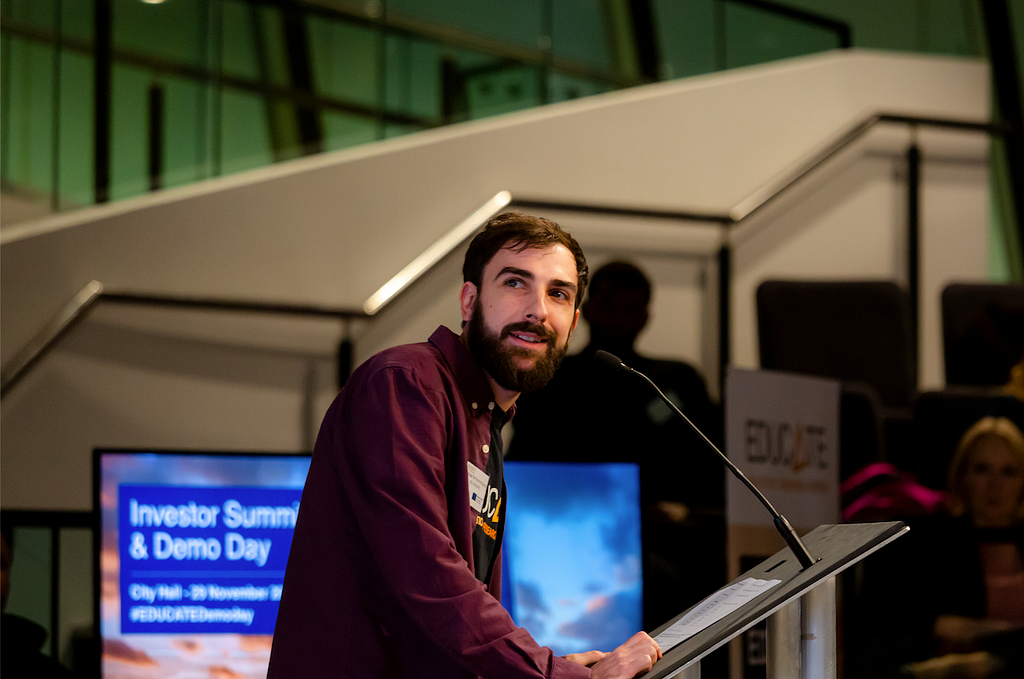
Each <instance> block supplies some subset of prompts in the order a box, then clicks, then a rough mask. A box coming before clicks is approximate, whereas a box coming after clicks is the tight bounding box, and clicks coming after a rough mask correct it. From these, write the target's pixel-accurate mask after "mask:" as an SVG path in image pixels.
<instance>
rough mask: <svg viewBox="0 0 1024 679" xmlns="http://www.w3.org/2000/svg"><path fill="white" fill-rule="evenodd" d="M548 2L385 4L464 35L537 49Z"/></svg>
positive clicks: (421, 0) (398, 0) (413, 0)
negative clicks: (448, 27)
mask: <svg viewBox="0 0 1024 679" xmlns="http://www.w3.org/2000/svg"><path fill="white" fill-rule="evenodd" d="M549 1H550V0H518V1H517V2H503V1H502V0H446V1H445V2H437V0H387V2H386V3H385V4H386V6H387V10H388V12H398V13H402V14H405V15H408V16H411V17H415V18H418V19H423V20H426V21H429V22H432V23H436V24H441V25H442V26H451V27H452V28H455V29H458V30H460V31H465V32H467V33H473V34H476V35H481V36H484V37H488V38H491V39H494V40H500V41H503V42H509V43H512V44H514V45H519V46H522V47H530V48H533V49H537V47H538V44H539V39H540V37H541V36H542V35H544V34H545V33H546V31H545V29H544V27H545V26H546V25H547V21H548V19H547V14H548V12H549V7H548V3H549Z"/></svg>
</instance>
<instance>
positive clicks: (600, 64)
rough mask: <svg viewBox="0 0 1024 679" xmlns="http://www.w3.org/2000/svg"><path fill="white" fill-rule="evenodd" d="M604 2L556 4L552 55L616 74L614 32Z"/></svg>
mask: <svg viewBox="0 0 1024 679" xmlns="http://www.w3.org/2000/svg"><path fill="white" fill-rule="evenodd" d="M605 7H606V3H605V2H604V1H603V0H574V1H573V2H564V1H563V2H554V3H553V4H552V8H551V51H552V52H553V53H554V54H557V55H558V56H561V57H567V58H569V59H572V60H574V61H578V62H580V63H582V64H586V65H588V66H591V67H593V68H597V69H601V70H604V71H609V72H611V71H615V70H618V69H616V68H615V60H614V58H613V54H612V49H611V42H612V37H611V36H612V29H611V27H610V26H608V25H607V19H608V15H607V14H606V12H605V9H604V8H605Z"/></svg>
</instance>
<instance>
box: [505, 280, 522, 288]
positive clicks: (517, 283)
mask: <svg viewBox="0 0 1024 679" xmlns="http://www.w3.org/2000/svg"><path fill="white" fill-rule="evenodd" d="M505 285H507V286H508V287H510V288H518V287H522V285H523V282H522V281H521V280H519V279H518V278H509V279H507V280H506V281H505Z"/></svg>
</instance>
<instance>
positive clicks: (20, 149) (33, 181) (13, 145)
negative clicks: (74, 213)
mask: <svg viewBox="0 0 1024 679" xmlns="http://www.w3.org/2000/svg"><path fill="white" fill-rule="evenodd" d="M5 47H6V50H5V54H4V56H6V57H7V62H8V63H7V64H6V65H5V66H4V76H5V79H6V82H5V83H4V90H3V91H4V94H5V95H6V96H7V97H8V98H9V101H7V102H5V103H4V112H5V114H6V115H5V116H4V118H5V119H4V121H3V123H2V124H3V130H4V145H3V149H2V152H3V154H4V163H3V168H4V172H5V176H4V180H5V181H8V182H11V183H12V184H14V185H16V186H18V187H20V188H21V189H23V190H27V191H29V192H39V193H44V194H45V193H49V192H50V191H51V190H52V184H53V115H54V97H53V82H54V81H53V78H54V63H53V55H54V50H53V47H51V46H50V45H48V44H46V43H40V42H34V41H27V40H22V39H20V38H13V37H11V38H9V39H8V41H7V44H6V45H5Z"/></svg>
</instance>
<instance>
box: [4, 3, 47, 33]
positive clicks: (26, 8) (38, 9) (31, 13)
mask: <svg viewBox="0 0 1024 679" xmlns="http://www.w3.org/2000/svg"><path fill="white" fill-rule="evenodd" d="M56 2H57V0H4V2H3V4H2V8H3V12H2V17H3V20H4V21H10V22H12V23H14V24H16V25H17V26H18V27H21V28H27V29H34V30H36V31H39V32H41V33H45V34H52V33H53V27H54V19H55V16H56V14H55V10H57V9H58V6H57V5H56Z"/></svg>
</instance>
